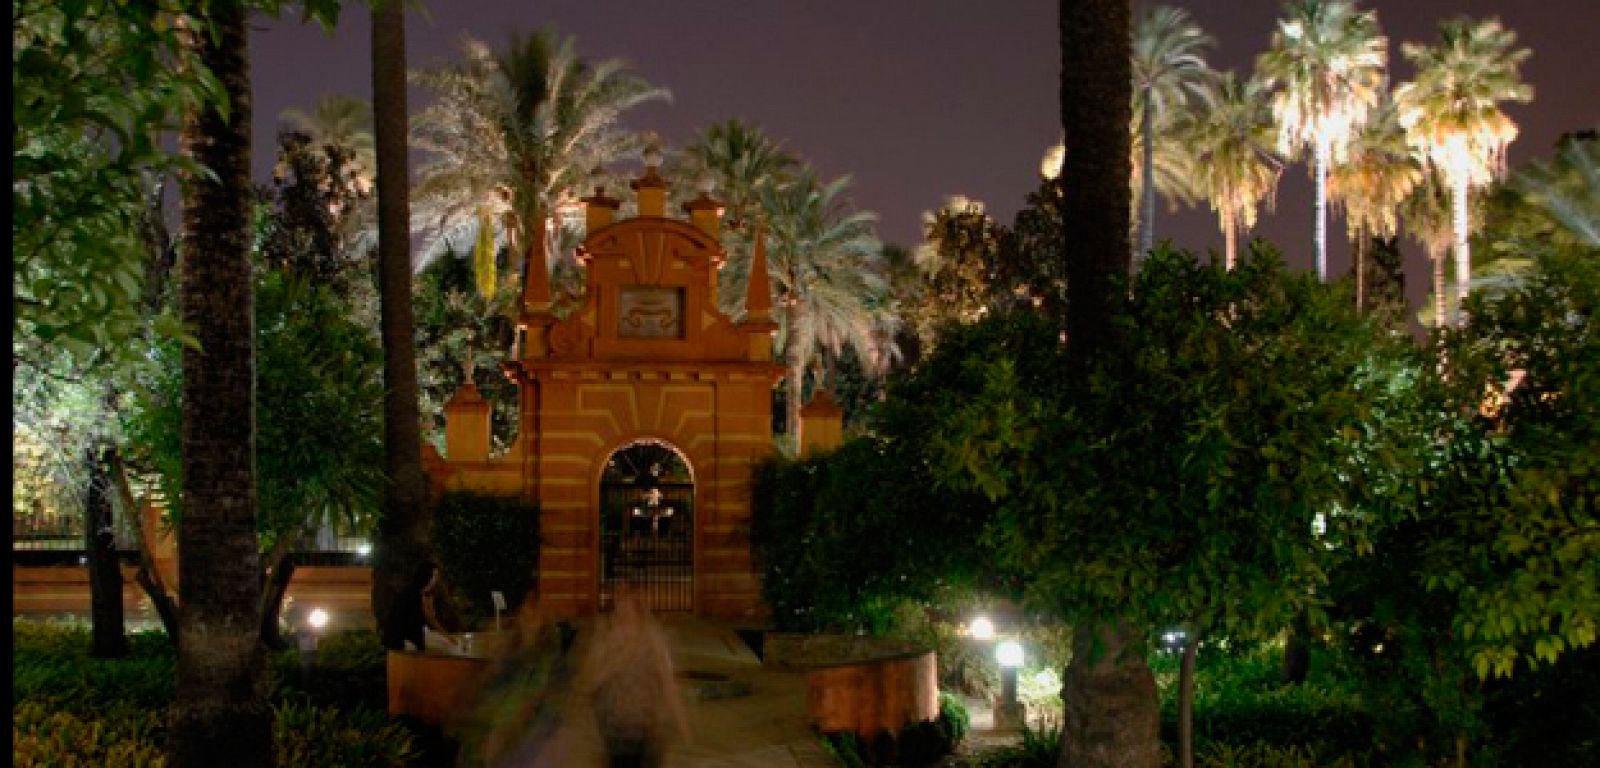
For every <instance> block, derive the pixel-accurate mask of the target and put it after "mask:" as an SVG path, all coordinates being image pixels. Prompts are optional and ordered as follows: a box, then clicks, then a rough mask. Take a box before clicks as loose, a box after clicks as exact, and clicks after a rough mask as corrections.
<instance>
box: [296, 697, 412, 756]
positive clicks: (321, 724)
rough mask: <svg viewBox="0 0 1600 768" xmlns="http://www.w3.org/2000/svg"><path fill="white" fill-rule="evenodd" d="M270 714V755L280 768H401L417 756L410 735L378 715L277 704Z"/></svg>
mask: <svg viewBox="0 0 1600 768" xmlns="http://www.w3.org/2000/svg"><path fill="white" fill-rule="evenodd" d="M272 712H273V718H272V750H273V754H274V757H275V761H276V763H277V764H278V765H280V766H284V767H285V768H301V767H302V766H303V767H304V768H321V766H329V765H343V766H368V767H370V768H403V766H406V765H409V764H410V763H411V761H412V760H413V759H414V758H415V757H416V756H417V751H416V747H415V746H414V745H413V743H412V736H411V732H410V731H409V730H407V729H406V727H405V726H403V725H401V724H399V723H397V722H394V721H392V720H390V719H389V716H388V715H387V714H385V713H383V712H381V711H378V710H373V709H368V708H366V707H357V708H355V709H351V710H348V711H346V710H339V709H335V708H331V707H328V708H324V707H316V706H310V705H300V704H282V705H278V706H275V707H273V710H272Z"/></svg>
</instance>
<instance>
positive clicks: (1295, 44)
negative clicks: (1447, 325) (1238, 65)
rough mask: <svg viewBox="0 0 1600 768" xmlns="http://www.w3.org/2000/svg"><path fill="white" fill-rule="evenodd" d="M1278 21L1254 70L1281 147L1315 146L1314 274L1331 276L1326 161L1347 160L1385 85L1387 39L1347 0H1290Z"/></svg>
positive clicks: (1289, 149)
mask: <svg viewBox="0 0 1600 768" xmlns="http://www.w3.org/2000/svg"><path fill="white" fill-rule="evenodd" d="M1284 10H1285V12H1286V13H1287V18H1284V19H1280V20H1279V21H1278V29H1277V31H1275V32H1273V33H1272V47H1271V49H1270V50H1268V51H1267V52H1266V53H1263V54H1261V56H1260V58H1259V59H1257V61H1256V68H1257V69H1258V71H1259V72H1260V74H1261V77H1262V78H1263V79H1264V80H1265V81H1266V82H1267V84H1268V85H1269V87H1276V88H1278V91H1277V92H1276V93H1275V94H1274V95H1273V99H1272V113H1273V116H1274V117H1276V118H1277V121H1278V149H1279V151H1281V152H1283V153H1285V154H1288V153H1290V152H1296V151H1298V150H1299V149H1300V148H1302V147H1308V146H1309V147H1311V149H1312V174H1313V176H1314V178H1315V179H1316V230H1315V231H1316V234H1315V237H1314V242H1315V248H1316V263H1317V278H1318V279H1320V280H1326V279H1328V214H1327V207H1328V167H1329V166H1330V165H1332V164H1333V163H1336V162H1342V161H1343V159H1344V153H1345V148H1346V147H1347V146H1348V145H1349V143H1350V141H1351V139H1352V138H1354V136H1355V134H1356V132H1357V131H1358V130H1359V129H1360V127H1361V124H1362V123H1365V122H1366V120H1367V112H1368V111H1369V110H1371V109H1372V108H1374V107H1376V106H1377V104H1378V101H1379V100H1380V98H1381V97H1382V94H1383V89H1384V68H1385V67H1386V66H1387V63H1388V45H1389V43H1388V38H1386V37H1384V36H1383V35H1382V34H1379V31H1378V17H1377V14H1375V13H1373V12H1371V11H1365V12H1362V11H1357V10H1356V8H1355V4H1354V3H1353V2H1351V1H1350V0H1290V2H1289V4H1288V5H1287V6H1285V8H1284Z"/></svg>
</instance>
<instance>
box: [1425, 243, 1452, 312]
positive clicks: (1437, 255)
mask: <svg viewBox="0 0 1600 768" xmlns="http://www.w3.org/2000/svg"><path fill="white" fill-rule="evenodd" d="M1428 250H1429V251H1430V253H1429V254H1428V260H1429V261H1432V262H1433V327H1434V328H1444V327H1445V325H1446V323H1448V317H1447V316H1446V314H1445V312H1446V309H1445V307H1446V302H1445V297H1444V250H1443V249H1442V248H1429V249H1428Z"/></svg>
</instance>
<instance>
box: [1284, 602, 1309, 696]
mask: <svg viewBox="0 0 1600 768" xmlns="http://www.w3.org/2000/svg"><path fill="white" fill-rule="evenodd" d="M1310 672H1311V624H1310V622H1309V621H1308V620H1307V619H1306V614H1305V611H1301V612H1300V613H1299V614H1297V615H1296V616H1295V619H1294V623H1293V624H1291V625H1290V627H1289V639H1288V640H1287V641H1285V642H1284V644H1283V669H1282V670H1280V678H1281V679H1282V680H1283V682H1284V683H1286V684H1288V685H1299V684H1301V683H1303V682H1305V681H1306V675H1308V674H1310Z"/></svg>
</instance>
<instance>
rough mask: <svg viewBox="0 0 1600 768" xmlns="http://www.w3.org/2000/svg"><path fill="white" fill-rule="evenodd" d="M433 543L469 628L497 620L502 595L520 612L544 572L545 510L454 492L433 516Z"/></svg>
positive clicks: (500, 498) (505, 499) (509, 500)
mask: <svg viewBox="0 0 1600 768" xmlns="http://www.w3.org/2000/svg"><path fill="white" fill-rule="evenodd" d="M433 543H434V546H435V547H436V548H437V549H438V552H439V564H440V566H442V567H443V569H444V581H445V583H446V584H447V585H448V587H449V589H450V594H451V597H452V598H453V600H454V607H455V609H456V610H457V611H459V612H460V613H461V618H462V620H463V621H465V622H466V623H467V625H468V627H474V626H476V625H477V623H478V622H479V621H481V620H483V619H484V618H486V617H489V616H493V615H494V602H493V601H492V599H491V597H490V595H489V593H490V592H491V591H495V590H498V591H499V592H501V593H503V594H504V595H505V598H506V605H507V606H509V607H512V608H515V607H516V606H517V605H520V604H521V603H522V599H523V597H525V596H526V595H527V594H528V591H529V590H530V589H531V588H532V587H533V580H534V573H535V571H536V570H537V569H538V567H539V507H538V506H537V505H535V504H529V503H527V502H525V501H523V500H521V499H518V498H515V497H510V496H492V495H488V494H482V493H473V492H470V491H450V492H448V493H446V494H445V495H444V497H443V498H442V499H440V500H439V504H438V506H437V507H436V508H435V509H434V513H433Z"/></svg>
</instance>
